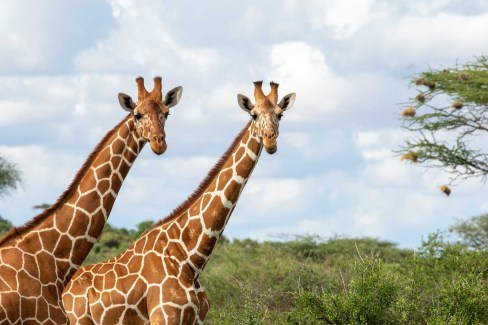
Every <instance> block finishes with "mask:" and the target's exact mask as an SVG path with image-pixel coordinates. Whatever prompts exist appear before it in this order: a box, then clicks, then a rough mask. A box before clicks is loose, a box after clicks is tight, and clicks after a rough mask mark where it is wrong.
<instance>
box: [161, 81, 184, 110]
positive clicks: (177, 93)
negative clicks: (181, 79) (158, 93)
mask: <svg viewBox="0 0 488 325" xmlns="http://www.w3.org/2000/svg"><path fill="white" fill-rule="evenodd" d="M182 93H183V87H181V86H178V87H176V88H173V89H171V90H170V91H168V93H167V94H166V97H164V105H166V107H167V108H171V107H173V106H175V105H176V104H178V102H179V101H180V98H181V94H182Z"/></svg>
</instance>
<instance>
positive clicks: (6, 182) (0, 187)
mask: <svg viewBox="0 0 488 325" xmlns="http://www.w3.org/2000/svg"><path fill="white" fill-rule="evenodd" d="M20 181H21V179H20V172H19V170H18V169H17V167H16V166H15V165H14V164H12V163H10V162H8V161H7V160H5V159H4V158H2V157H0V196H4V195H7V194H9V193H10V192H11V191H13V190H15V189H17V186H18V185H19V184H20Z"/></svg>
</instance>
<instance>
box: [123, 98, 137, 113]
mask: <svg viewBox="0 0 488 325" xmlns="http://www.w3.org/2000/svg"><path fill="white" fill-rule="evenodd" d="M119 103H120V106H122V108H123V109H124V110H126V111H127V112H131V113H134V109H135V108H136V106H137V105H136V103H134V101H133V100H132V98H131V97H130V96H129V95H127V94H124V93H119Z"/></svg>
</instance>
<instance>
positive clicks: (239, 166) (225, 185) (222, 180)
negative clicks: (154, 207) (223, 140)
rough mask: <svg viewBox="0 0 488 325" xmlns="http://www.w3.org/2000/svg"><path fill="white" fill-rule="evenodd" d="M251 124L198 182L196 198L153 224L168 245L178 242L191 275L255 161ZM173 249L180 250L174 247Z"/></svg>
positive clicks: (259, 148) (198, 269)
mask: <svg viewBox="0 0 488 325" xmlns="http://www.w3.org/2000/svg"><path fill="white" fill-rule="evenodd" d="M252 124H253V123H252V122H251V123H250V124H249V125H248V126H247V128H246V129H244V130H243V132H241V134H239V136H238V137H237V138H236V140H235V141H234V144H233V145H232V146H231V147H230V148H229V150H228V151H227V153H226V154H224V156H223V157H222V158H221V160H220V161H219V162H218V163H217V165H216V166H215V167H214V169H213V170H212V171H211V172H210V173H209V176H208V177H207V179H206V180H205V181H204V182H203V183H202V184H205V185H204V186H203V188H202V190H203V191H200V192H201V193H198V191H197V195H196V197H195V198H194V199H192V198H190V199H189V201H187V204H186V205H184V206H185V209H184V210H183V211H181V213H179V214H178V215H177V216H176V218H175V219H174V220H172V221H165V220H168V219H171V215H170V217H168V218H167V219H165V220H163V221H162V222H160V223H159V224H157V225H156V227H158V225H160V226H159V227H161V228H162V229H161V230H162V231H164V232H166V236H167V238H168V243H167V245H168V246H171V245H174V242H175V241H178V242H179V243H181V245H182V246H183V247H184V249H185V250H186V253H187V254H186V257H187V258H186V261H189V264H190V268H191V271H192V272H194V274H195V275H198V274H199V273H200V272H201V271H202V270H203V268H204V266H205V264H206V262H207V260H208V259H209V257H210V255H211V254H212V251H213V249H214V247H215V245H216V243H217V241H218V239H219V238H220V235H221V234H222V232H223V230H224V228H225V225H226V224H227V221H228V220H229V217H230V215H231V214H232V211H233V210H234V208H235V206H236V203H237V201H238V199H239V196H240V194H241V192H242V190H243V189H244V186H245V185H246V183H247V181H248V179H249V178H250V176H251V173H252V171H253V169H254V167H255V166H256V163H257V162H258V159H259V156H260V154H261V151H262V148H263V146H262V142H261V140H260V139H259V138H258V137H256V136H254V135H253V134H252ZM178 212H180V211H178ZM176 228H179V229H180V230H178V229H176ZM166 236H165V237H166ZM163 245H164V244H163ZM178 246H179V245H178ZM173 248H175V249H178V250H180V248H179V247H177V246H175V247H173ZM163 249H164V247H163ZM171 250H172V248H171V247H168V252H170V253H171ZM173 255H180V254H173Z"/></svg>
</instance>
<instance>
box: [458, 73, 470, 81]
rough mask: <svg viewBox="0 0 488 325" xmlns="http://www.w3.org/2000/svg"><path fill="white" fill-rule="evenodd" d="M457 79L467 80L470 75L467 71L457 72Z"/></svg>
mask: <svg viewBox="0 0 488 325" xmlns="http://www.w3.org/2000/svg"><path fill="white" fill-rule="evenodd" d="M459 79H461V80H463V81H468V80H469V79H471V76H470V75H469V73H467V72H461V73H460V74H459Z"/></svg>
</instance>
